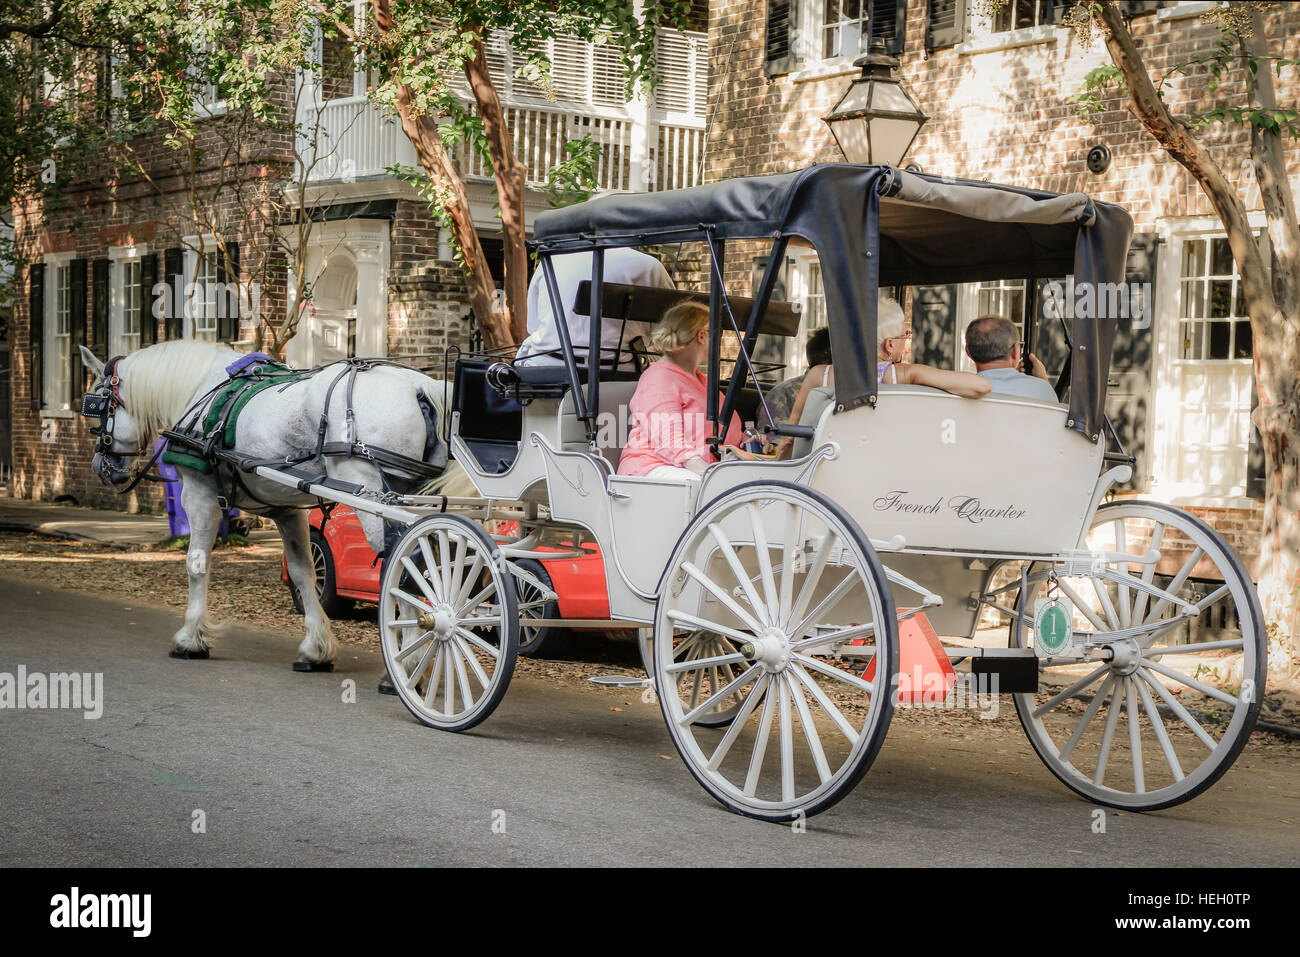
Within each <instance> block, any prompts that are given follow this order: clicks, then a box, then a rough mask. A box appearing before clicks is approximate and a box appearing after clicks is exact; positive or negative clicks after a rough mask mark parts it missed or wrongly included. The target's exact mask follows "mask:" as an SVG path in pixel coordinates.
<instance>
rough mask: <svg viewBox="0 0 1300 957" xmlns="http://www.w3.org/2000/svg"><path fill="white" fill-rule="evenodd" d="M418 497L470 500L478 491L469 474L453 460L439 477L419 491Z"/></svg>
mask: <svg viewBox="0 0 1300 957" xmlns="http://www.w3.org/2000/svg"><path fill="white" fill-rule="evenodd" d="M418 494H420V495H446V496H447V497H448V498H472V497H474V496H477V495H478V489H477V488H475V487H474V483H473V482H472V481H470V477H469V473H468V472H466V471H465V469H464V468H462V467H461V464H460V463H459V462H457V461H455V460H454V459H450V460H448V462H447V467H446V468H445V469H443V472H442V474H441V475H439V476H438V477H437V478H435V479H433V480H432V481H430V482H427V483H426V484H425V485H424V486H423V487H422V488H421V489H420V491H419V493H418Z"/></svg>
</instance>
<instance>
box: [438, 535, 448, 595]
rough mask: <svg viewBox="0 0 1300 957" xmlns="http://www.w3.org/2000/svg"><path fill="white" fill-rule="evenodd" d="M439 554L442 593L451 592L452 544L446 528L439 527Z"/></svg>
mask: <svg viewBox="0 0 1300 957" xmlns="http://www.w3.org/2000/svg"><path fill="white" fill-rule="evenodd" d="M438 555H439V556H441V558H442V561H441V562H440V563H439V564H438V574H439V575H440V576H441V578H442V594H444V595H450V594H451V544H450V543H449V541H448V538H447V530H446V529H445V528H440V529H438Z"/></svg>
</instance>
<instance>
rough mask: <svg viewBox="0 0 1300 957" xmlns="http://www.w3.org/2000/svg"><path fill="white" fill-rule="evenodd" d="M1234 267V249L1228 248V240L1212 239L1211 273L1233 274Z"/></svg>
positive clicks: (1219, 274)
mask: <svg viewBox="0 0 1300 957" xmlns="http://www.w3.org/2000/svg"><path fill="white" fill-rule="evenodd" d="M1233 268H1234V267H1233V262H1232V250H1231V249H1229V248H1228V240H1227V239H1224V238H1216V239H1212V240H1210V274H1211V275H1213V276H1231V275H1232V273H1233Z"/></svg>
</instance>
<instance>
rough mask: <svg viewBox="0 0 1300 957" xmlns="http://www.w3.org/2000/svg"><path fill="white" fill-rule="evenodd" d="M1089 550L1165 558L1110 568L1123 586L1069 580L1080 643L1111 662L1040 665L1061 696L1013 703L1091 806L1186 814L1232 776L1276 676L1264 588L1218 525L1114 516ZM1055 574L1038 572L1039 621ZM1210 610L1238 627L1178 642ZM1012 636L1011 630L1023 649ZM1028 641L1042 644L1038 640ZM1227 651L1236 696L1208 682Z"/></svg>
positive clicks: (1176, 515) (1157, 514) (1133, 505)
mask: <svg viewBox="0 0 1300 957" xmlns="http://www.w3.org/2000/svg"><path fill="white" fill-rule="evenodd" d="M1087 547H1088V548H1089V549H1090V550H1092V551H1094V552H1098V551H1100V552H1111V553H1119V554H1132V555H1134V556H1147V557H1149V556H1150V553H1151V552H1157V553H1159V555H1160V561H1158V562H1156V563H1150V562H1147V563H1143V562H1139V561H1134V562H1132V563H1129V564H1128V565H1127V566H1126V565H1124V564H1114V565H1110V566H1109V568H1110V569H1111V570H1112V571H1113V572H1118V573H1120V575H1121V576H1122V577H1121V578H1120V580H1118V581H1116V580H1111V579H1108V578H1107V577H1105V575H1104V574H1096V573H1090V574H1086V575H1076V576H1061V577H1060V578H1059V580H1058V586H1059V590H1060V593H1061V594H1064V595H1065V596H1066V597H1067V598H1069V600H1070V601H1071V602H1072V603H1073V605H1074V608H1075V622H1074V628H1075V630H1076V633H1077V632H1078V631H1087V632H1091V633H1092V634H1093V635H1094V636H1095V637H1093V638H1092V639H1091V641H1092V642H1093V643H1096V644H1100V645H1102V646H1103V647H1104V648H1105V649H1106V650H1107V653H1108V656H1109V660H1107V661H1102V662H1099V663H1095V664H1089V665H1083V666H1081V665H1060V666H1053V665H1052V664H1050V663H1049V664H1047V665H1046V666H1044V665H1043V664H1042V663H1041V661H1040V675H1041V677H1042V678H1043V679H1046V680H1047V681H1048V682H1049V683H1050V685H1051V686H1050V689H1045V690H1042V691H1039V692H1038V693H1037V694H1018V695H1016V696H1015V703H1016V711H1017V713H1018V714H1019V715H1020V722H1021V724H1022V725H1023V726H1024V728H1025V732H1026V733H1027V734H1028V735H1029V741H1030V743H1031V744H1032V745H1033V747H1034V750H1035V751H1037V752H1038V756H1039V757H1040V758H1042V759H1043V762H1044V763H1045V764H1046V765H1047V767H1048V768H1049V769H1050V770H1051V772H1052V773H1053V774H1055V775H1056V776H1057V777H1058V778H1060V779H1061V781H1063V782H1064V783H1065V784H1066V785H1067V786H1068V787H1070V788H1071V789H1073V790H1074V791H1077V792H1078V793H1079V794H1081V795H1083V796H1084V797H1086V798H1088V799H1089V800H1092V801H1096V802H1097V803H1099V804H1106V805H1110V806H1113V807H1120V808H1125V809H1129V810H1139V811H1155V810H1159V809H1160V808H1166V807H1171V806H1173V805H1175V804H1181V803H1182V802H1184V801H1187V800H1190V799H1191V798H1193V797H1195V796H1196V795H1198V794H1200V793H1201V792H1202V791H1204V790H1205V789H1206V788H1208V787H1210V785H1212V784H1213V783H1214V782H1215V781H1217V780H1218V779H1219V778H1220V777H1221V776H1222V775H1223V774H1224V772H1226V771H1227V770H1228V768H1229V767H1231V766H1232V762H1233V761H1234V760H1235V759H1236V757H1237V754H1238V753H1239V752H1240V751H1241V749H1242V748H1243V747H1245V745H1246V742H1247V740H1248V739H1249V738H1250V733H1251V730H1252V729H1253V728H1254V726H1255V719H1256V717H1257V716H1258V714H1259V708H1260V697H1261V696H1262V694H1263V691H1264V672H1265V667H1266V661H1265V657H1266V655H1265V648H1264V642H1265V637H1266V636H1265V634H1264V629H1263V624H1262V623H1263V620H1264V619H1263V615H1262V613H1261V611H1260V607H1259V599H1258V597H1257V595H1256V592H1255V586H1254V585H1253V584H1252V583H1251V580H1250V577H1249V576H1248V575H1247V574H1246V570H1245V568H1243V567H1242V564H1241V560H1240V559H1239V558H1238V557H1237V555H1236V553H1234V552H1233V551H1232V549H1231V548H1229V547H1228V546H1227V545H1226V544H1224V542H1223V541H1222V539H1220V538H1219V537H1218V536H1217V535H1216V534H1215V533H1214V531H1213V530H1212V529H1211V528H1210V527H1209V526H1207V525H1206V524H1205V523H1204V522H1202V521H1200V520H1199V519H1197V518H1195V517H1194V516H1192V515H1189V514H1187V513H1186V512H1183V511H1181V510H1179V509H1176V508H1172V507H1170V506H1167V505H1157V504H1152V503H1147V502H1116V503H1110V504H1107V505H1103V506H1102V507H1101V508H1099V509H1098V510H1097V515H1096V517H1095V519H1094V520H1093V524H1092V527H1091V529H1090V530H1089V532H1088V540H1087ZM1097 567H1099V566H1096V565H1094V569H1095V568H1097ZM1045 575H1046V571H1045V568H1044V566H1034V569H1033V570H1032V573H1031V578H1030V582H1031V584H1030V589H1029V596H1030V600H1029V603H1028V605H1027V614H1031V615H1032V614H1033V609H1034V601H1035V599H1037V598H1038V597H1040V596H1042V595H1044V594H1045V591H1046V589H1047V587H1048V581H1047V580H1046V579H1045ZM1150 586H1154V587H1155V588H1156V589H1158V593H1153V592H1152V591H1151V590H1150ZM1208 610H1214V611H1215V612H1216V613H1217V612H1224V611H1230V612H1231V613H1232V614H1228V615H1226V616H1225V618H1224V619H1223V620H1225V621H1226V622H1228V623H1232V622H1233V620H1234V619H1235V620H1236V621H1237V622H1239V623H1240V627H1239V629H1234V630H1226V631H1225V633H1224V634H1223V635H1222V636H1220V635H1214V636H1211V637H1212V639H1213V640H1209V641H1200V642H1196V643H1191V644H1178V643H1177V642H1179V641H1180V640H1181V641H1186V633H1187V631H1188V627H1189V625H1190V624H1191V623H1192V622H1194V621H1195V620H1196V618H1198V617H1200V615H1201V614H1203V613H1205V612H1206V611H1208ZM1014 634H1015V631H1014V624H1013V629H1012V635H1013V642H1014ZM1024 634H1025V642H1026V643H1027V644H1033V640H1034V639H1033V635H1032V629H1030V628H1026V630H1025V632H1024ZM1225 651H1226V652H1228V653H1229V654H1233V655H1235V654H1240V655H1241V659H1240V672H1239V674H1240V678H1239V684H1237V685H1236V686H1235V687H1230V688H1223V687H1219V686H1216V685H1214V684H1213V683H1211V682H1209V681H1207V680H1205V675H1204V674H1203V673H1202V669H1204V668H1206V667H1208V666H1210V665H1213V664H1214V663H1215V659H1216V658H1217V657H1218V656H1219V655H1221V654H1222V653H1224V652H1225ZM1040 687H1042V684H1041V683H1040Z"/></svg>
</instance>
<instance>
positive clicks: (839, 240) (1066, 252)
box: [534, 163, 1133, 439]
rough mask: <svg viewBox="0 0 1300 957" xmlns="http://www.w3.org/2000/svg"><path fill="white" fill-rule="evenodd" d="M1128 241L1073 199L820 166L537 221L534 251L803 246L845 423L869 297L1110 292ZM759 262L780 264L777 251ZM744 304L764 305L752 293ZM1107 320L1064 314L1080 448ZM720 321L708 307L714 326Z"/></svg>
mask: <svg viewBox="0 0 1300 957" xmlns="http://www.w3.org/2000/svg"><path fill="white" fill-rule="evenodd" d="M1132 233H1133V220H1132V219H1131V217H1130V216H1129V215H1128V213H1127V212H1126V211H1125V210H1124V209H1122V208H1121V207H1119V206H1115V205H1112V204H1110V203H1102V202H1097V201H1095V200H1092V199H1089V198H1088V197H1087V196H1085V195H1084V194H1083V193H1068V194H1059V193H1049V192H1044V191H1041V190H1032V189H1022V188H1020V187H1015V186H1001V185H997V184H994V183H985V182H976V181H973V180H958V179H953V178H952V177H939V176H930V175H925V174H920V173H910V172H905V171H903V170H899V169H894V168H892V167H888V166H853V165H848V164H840V163H828V164H821V165H817V166H810V167H808V168H806V169H802V170H798V171H796V172H793V173H782V174H779V175H775V176H755V177H747V178H740V179H730V180H724V181H722V182H718V183H710V184H707V185H704V186H693V187H690V188H688V189H679V190H668V191H664V192H660V193H623V194H613V195H609V196H602V197H599V198H597V199H593V200H589V201H587V202H585V203H579V204H576V205H574V206H568V207H565V208H562V209H553V210H547V211H546V212H543V213H539V214H538V216H537V222H536V226H535V228H534V242H535V244H536V247H537V249H538V251H539V252H540V253H541V254H542V255H543V256H546V255H549V254H552V253H562V252H576V251H581V250H590V249H597V248H609V247H615V246H631V245H645V244H653V243H668V242H692V241H701V240H703V241H713V240H729V239H762V238H770V239H772V240H774V242H775V243H776V244H777V245H778V246H779V247H781V248H782V249H783V247H784V243H785V241H786V240H787V239H789V238H790V237H801V238H802V239H805V240H807V241H808V242H810V243H811V244H812V245H813V247H814V248H815V249H816V251H817V255H818V257H819V258H820V260H821V268H822V283H823V287H824V290H825V294H826V314H827V324H828V326H829V327H830V335H831V351H832V353H833V354H834V356H835V392H836V410H837V411H844V410H846V409H852V408H855V407H857V406H860V405H863V404H871V405H874V404H875V399H876V352H877V350H876V291H877V289H878V287H880V286H882V285H883V286H886V287H888V286H895V285H928V284H948V283H963V282H979V281H986V280H994V279H1039V278H1050V277H1056V276H1064V275H1067V274H1073V276H1074V281H1075V284H1076V286H1079V284H1081V283H1093V284H1100V283H1119V282H1122V281H1123V280H1124V266H1125V258H1126V256H1127V253H1128V245H1129V239H1130V238H1131V236H1132ZM716 245H717V244H714V248H716ZM771 258H772V259H774V260H775V259H779V258H780V255H779V253H778V251H774V255H773V256H772V257H771ZM769 282H770V277H769V278H768V280H765V284H768V283H769ZM1092 288H1093V289H1094V290H1096V289H1098V288H1099V285H1093V286H1092ZM756 297H757V298H758V299H759V301H760V303H762V302H763V301H764V297H763V295H762V293H761V292H756ZM1108 298H1109V297H1103V296H1100V295H1098V296H1096V297H1095V300H1096V301H1097V304H1098V309H1097V310H1096V311H1098V312H1100V313H1104V306H1105V303H1106V300H1107V299H1108ZM1117 318H1118V317H1117V316H1106V315H1104V314H1103V315H1101V316H1099V317H1095V318H1094V317H1087V316H1079V315H1076V316H1075V317H1074V319H1073V321H1072V326H1071V329H1070V341H1071V349H1072V355H1071V363H1070V409H1069V412H1070V414H1069V416H1068V418H1067V427H1068V428H1071V429H1073V430H1074V431H1076V432H1079V433H1080V434H1083V435H1085V436H1087V437H1089V438H1094V439H1095V437H1096V436H1097V435H1098V434H1099V433H1100V431H1101V426H1102V422H1103V420H1104V409H1103V407H1104V403H1105V398H1106V371H1107V368H1108V366H1109V363H1110V353H1111V347H1112V345H1113V343H1114V338H1115V320H1116V319H1117ZM720 321H721V317H720V316H719V314H718V310H716V309H715V310H714V315H713V323H714V325H715V328H716V327H717V325H718V324H719V323H720ZM741 321H743V317H741ZM747 342H752V337H747Z"/></svg>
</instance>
